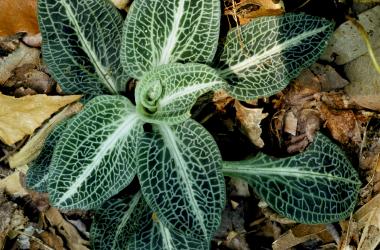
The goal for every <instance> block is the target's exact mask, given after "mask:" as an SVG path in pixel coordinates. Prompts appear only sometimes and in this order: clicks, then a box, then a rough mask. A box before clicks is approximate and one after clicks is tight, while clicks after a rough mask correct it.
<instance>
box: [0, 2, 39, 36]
mask: <svg viewBox="0 0 380 250" xmlns="http://www.w3.org/2000/svg"><path fill="white" fill-rule="evenodd" d="M0 10H1V15H0V36H9V35H13V34H16V33H18V32H26V33H28V34H31V35H33V34H37V33H38V32H39V31H38V22H37V0H1V1H0Z"/></svg>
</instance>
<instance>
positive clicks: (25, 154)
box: [9, 103, 83, 168]
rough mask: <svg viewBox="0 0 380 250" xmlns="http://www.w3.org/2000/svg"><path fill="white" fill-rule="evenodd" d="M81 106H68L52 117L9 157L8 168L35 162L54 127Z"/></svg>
mask: <svg viewBox="0 0 380 250" xmlns="http://www.w3.org/2000/svg"><path fill="white" fill-rule="evenodd" d="M82 106H83V105H82V104H80V103H73V104H70V105H69V106H67V107H66V108H65V109H63V110H62V111H61V112H59V113H58V114H57V115H55V116H53V117H52V118H51V119H50V120H49V121H48V122H47V123H46V124H45V125H43V127H42V128H41V129H40V130H39V131H38V132H37V133H36V134H35V135H33V136H32V137H31V138H30V139H29V140H28V142H27V143H26V144H25V145H24V146H23V147H22V148H21V149H20V151H19V152H17V153H16V154H14V155H12V156H10V157H9V166H10V167H11V168H17V167H21V166H24V165H27V164H28V163H30V162H31V161H33V160H35V159H36V158H37V156H38V154H39V153H40V152H41V150H42V148H43V146H44V142H45V139H46V137H47V136H48V135H49V134H50V132H51V131H52V130H53V129H54V128H55V126H56V125H57V124H58V123H60V122H61V121H63V120H65V119H67V118H69V117H70V116H73V115H74V114H76V113H78V112H79V111H80V110H81V109H82Z"/></svg>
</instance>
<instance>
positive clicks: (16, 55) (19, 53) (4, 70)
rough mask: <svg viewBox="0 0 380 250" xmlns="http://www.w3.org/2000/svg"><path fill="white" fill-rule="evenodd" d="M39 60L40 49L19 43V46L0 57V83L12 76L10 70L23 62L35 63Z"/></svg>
mask: <svg viewBox="0 0 380 250" xmlns="http://www.w3.org/2000/svg"><path fill="white" fill-rule="evenodd" d="M39 62H40V50H38V49H34V48H29V47H28V46H26V45H24V44H22V43H20V46H19V47H18V48H17V49H16V50H15V51H14V52H13V53H11V54H10V55H8V56H7V57H5V58H2V59H0V85H2V84H3V83H4V82H5V81H6V80H8V79H9V78H10V77H11V76H12V71H13V70H14V69H16V68H17V67H20V66H21V65H24V64H34V65H37V64H39Z"/></svg>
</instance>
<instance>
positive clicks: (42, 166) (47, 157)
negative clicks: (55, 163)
mask: <svg viewBox="0 0 380 250" xmlns="http://www.w3.org/2000/svg"><path fill="white" fill-rule="evenodd" d="M68 122H69V120H66V121H63V122H61V123H59V124H58V125H57V126H56V127H55V128H54V130H53V131H52V132H51V133H50V134H49V135H48V136H47V138H46V140H45V144H44V147H43V148H42V150H41V152H40V154H39V156H38V157H37V158H36V159H35V160H34V161H33V162H31V163H30V165H29V168H28V172H27V173H26V180H25V181H26V186H27V187H28V188H29V189H32V190H34V191H37V192H41V193H47V192H48V190H47V189H48V179H49V178H48V175H49V166H50V162H51V159H52V157H53V151H54V148H55V146H56V145H57V142H58V140H59V138H60V137H61V135H62V132H63V131H64V130H65V128H66V126H67V123H68Z"/></svg>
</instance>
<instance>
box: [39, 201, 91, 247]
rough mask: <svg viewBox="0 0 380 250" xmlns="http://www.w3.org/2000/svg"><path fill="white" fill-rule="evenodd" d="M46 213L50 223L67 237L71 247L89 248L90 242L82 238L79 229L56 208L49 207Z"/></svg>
mask: <svg viewBox="0 0 380 250" xmlns="http://www.w3.org/2000/svg"><path fill="white" fill-rule="evenodd" d="M44 215H45V217H46V219H47V220H48V221H49V223H50V224H51V225H52V226H54V227H56V228H57V229H58V232H59V234H60V235H62V236H63V237H64V238H65V240H66V241H67V245H68V247H69V249H73V250H89V248H88V245H89V242H88V241H87V240H84V239H82V237H81V236H80V234H79V233H78V231H77V229H76V228H75V227H74V226H73V225H71V224H70V223H69V222H67V221H66V220H65V219H64V218H63V217H62V215H61V213H60V212H59V211H58V210H57V209H56V208H53V207H51V208H49V210H47V211H46V213H45V214H44Z"/></svg>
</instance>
